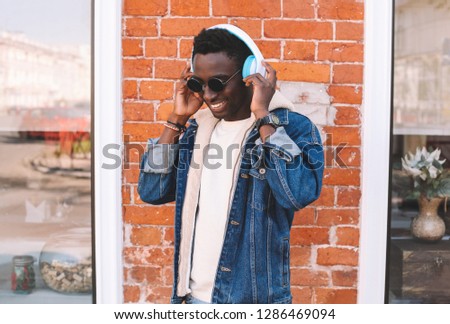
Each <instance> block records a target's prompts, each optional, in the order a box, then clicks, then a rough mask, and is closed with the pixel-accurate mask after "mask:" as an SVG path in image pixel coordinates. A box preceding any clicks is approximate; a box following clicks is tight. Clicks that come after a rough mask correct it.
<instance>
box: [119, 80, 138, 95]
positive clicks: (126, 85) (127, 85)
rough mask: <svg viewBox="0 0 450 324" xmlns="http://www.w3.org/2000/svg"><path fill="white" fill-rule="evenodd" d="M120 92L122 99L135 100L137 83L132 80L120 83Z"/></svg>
mask: <svg viewBox="0 0 450 324" xmlns="http://www.w3.org/2000/svg"><path fill="white" fill-rule="evenodd" d="M122 92H123V99H136V98H137V96H138V93H137V82H136V81H134V80H124V81H123V82H122Z"/></svg>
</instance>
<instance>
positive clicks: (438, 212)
mask: <svg viewBox="0 0 450 324" xmlns="http://www.w3.org/2000/svg"><path fill="white" fill-rule="evenodd" d="M394 12H395V16H394V26H395V27H394V34H393V37H394V44H393V45H394V53H393V108H392V109H393V111H392V122H393V123H392V124H393V131H392V145H391V188H390V198H391V199H390V224H389V225H390V228H389V231H388V233H389V237H388V269H387V278H388V281H387V289H386V292H387V297H386V300H387V302H389V303H449V302H450V280H449V278H450V240H449V238H450V235H449V234H450V208H449V206H450V204H449V203H448V202H447V200H446V199H445V198H444V197H445V196H450V173H449V168H450V33H449V30H450V1H446V0H429V1H421V0H397V1H395V9H394Z"/></svg>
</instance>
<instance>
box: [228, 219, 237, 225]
mask: <svg viewBox="0 0 450 324" xmlns="http://www.w3.org/2000/svg"><path fill="white" fill-rule="evenodd" d="M230 223H231V225H239V223H238V222H236V221H235V220H232V221H231V222H230Z"/></svg>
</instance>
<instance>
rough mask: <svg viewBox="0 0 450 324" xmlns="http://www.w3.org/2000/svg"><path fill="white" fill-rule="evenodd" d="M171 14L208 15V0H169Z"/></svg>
mask: <svg viewBox="0 0 450 324" xmlns="http://www.w3.org/2000/svg"><path fill="white" fill-rule="evenodd" d="M170 14H171V15H172V16H209V0H171V1H170Z"/></svg>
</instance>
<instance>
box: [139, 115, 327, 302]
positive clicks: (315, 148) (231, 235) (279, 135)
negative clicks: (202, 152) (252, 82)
mask: <svg viewBox="0 0 450 324" xmlns="http://www.w3.org/2000/svg"><path fill="white" fill-rule="evenodd" d="M272 113H274V114H276V115H277V116H278V118H279V120H280V124H281V126H280V127H278V128H277V129H276V132H275V133H274V134H272V135H271V136H270V137H269V138H268V139H266V142H265V143H262V142H261V139H260V136H259V133H258V130H257V129H256V127H252V129H251V131H250V132H249V133H248V135H247V138H246V139H245V142H244V144H243V147H242V150H241V156H240V159H241V163H240V169H239V172H238V176H237V178H236V179H235V181H237V183H236V185H235V191H234V195H233V197H232V200H231V201H232V203H231V208H230V212H229V215H228V222H227V225H226V232H225V237H224V242H223V247H222V252H221V255H220V259H219V264H218V267H217V273H216V278H215V284H214V288H213V292H212V298H211V302H212V303H220V304H221V303H247V304H248V303H260V304H264V303H291V302H292V295H291V291H290V267H289V264H290V261H289V250H290V244H289V240H290V235H289V234H290V228H291V225H292V221H293V217H294V212H295V211H296V210H299V209H301V208H303V207H305V206H307V205H308V204H310V203H311V202H313V201H314V200H316V199H317V198H318V196H319V194H320V190H321V186H322V175H323V166H324V160H323V148H322V145H321V140H320V135H319V132H318V130H317V128H316V126H315V125H314V124H313V123H312V122H311V121H310V120H309V119H308V118H307V117H305V116H303V115H301V114H298V113H295V112H291V111H289V110H288V109H285V108H278V109H275V110H273V111H272ZM197 128H198V124H197V122H196V120H195V119H194V120H191V121H190V126H189V127H188V129H187V131H186V133H185V134H184V136H183V137H181V139H180V141H179V143H178V144H171V145H169V144H156V141H157V139H150V140H149V143H148V150H147V152H146V153H145V154H144V156H143V159H142V161H141V173H140V176H139V184H138V192H139V195H140V197H141V199H142V200H144V201H146V202H148V203H151V204H164V203H168V202H171V201H174V200H175V201H176V208H175V253H174V284H173V294H172V298H171V302H172V303H181V302H183V300H184V299H185V298H186V296H179V295H178V294H177V282H178V280H179V275H180V274H179V273H178V272H179V271H178V262H179V253H180V251H179V249H180V241H181V235H180V233H181V220H182V215H181V212H182V206H183V201H184V199H185V192H186V183H187V176H188V171H189V163H190V161H191V158H192V152H193V150H194V143H195V136H196V132H197ZM148 217H151V215H149V216H148Z"/></svg>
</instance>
